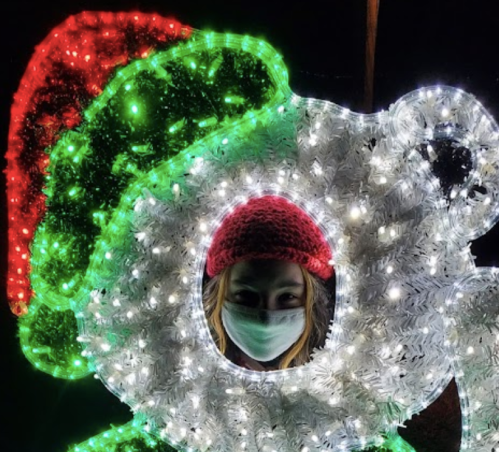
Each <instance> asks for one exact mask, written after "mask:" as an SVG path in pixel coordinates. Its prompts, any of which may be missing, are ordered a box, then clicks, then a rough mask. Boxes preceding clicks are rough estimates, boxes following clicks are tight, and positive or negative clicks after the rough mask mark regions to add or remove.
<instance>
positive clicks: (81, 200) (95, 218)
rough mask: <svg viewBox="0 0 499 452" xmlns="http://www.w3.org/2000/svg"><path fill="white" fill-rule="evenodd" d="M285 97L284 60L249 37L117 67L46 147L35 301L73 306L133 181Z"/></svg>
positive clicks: (217, 39) (196, 36)
mask: <svg viewBox="0 0 499 452" xmlns="http://www.w3.org/2000/svg"><path fill="white" fill-rule="evenodd" d="M290 94H291V92H290V90H289V87H288V83H287V70H286V68H285V66H284V65H283V63H282V59H281V57H280V55H279V54H277V52H276V51H275V50H274V49H272V47H270V46H269V45H268V44H266V43H264V42H262V41H260V40H256V39H253V38H250V37H247V36H236V35H227V34H217V33H204V32H200V31H197V32H193V33H192V35H191V37H190V38H189V39H187V40H185V42H183V43H181V44H179V45H175V46H173V47H170V48H168V49H166V50H163V51H156V52H151V53H150V55H149V56H148V57H147V58H146V59H142V60H136V61H133V62H131V63H130V64H128V65H127V66H126V67H124V68H121V69H119V70H118V71H117V72H116V73H115V74H114V76H113V78H112V79H111V80H110V81H109V82H108V83H107V84H106V86H105V87H104V88H103V90H102V93H101V94H100V95H99V96H98V97H97V98H96V99H95V100H94V101H93V102H92V103H91V104H90V105H89V106H88V107H87V108H86V109H85V110H84V111H83V114H82V122H81V124H80V125H79V127H78V129H77V130H72V131H68V132H67V133H65V134H63V135H62V136H61V137H60V138H59V140H58V141H57V143H56V144H55V145H54V146H52V147H51V148H49V149H48V153H49V160H50V163H49V165H48V168H47V173H48V177H47V178H46V186H45V189H44V193H45V194H46V196H47V199H46V207H47V211H46V214H45V217H44V220H43V223H41V224H40V225H39V226H38V229H37V232H36V235H35V238H34V241H33V244H32V247H31V249H32V253H33V256H32V266H31V268H32V272H31V275H30V276H31V283H32V287H33V289H34V291H35V292H36V294H37V297H39V298H40V299H41V302H42V303H45V304H47V305H48V306H51V307H57V306H58V307H60V308H62V309H64V308H67V307H69V300H70V299H72V298H74V297H75V296H76V294H77V293H78V291H79V290H80V285H81V281H82V280H83V277H84V275H85V272H86V270H87V265H88V262H89V257H90V255H91V254H92V252H93V249H94V245H95V241H96V239H97V237H98V235H99V234H100V231H101V229H102V227H103V226H105V225H106V224H107V222H108V220H109V218H110V216H111V214H112V212H113V210H114V208H115V207H116V206H117V205H118V202H119V200H120V198H121V195H122V193H123V192H124V190H125V189H126V188H127V187H128V186H129V184H130V183H132V182H133V181H134V180H135V179H136V178H137V177H139V176H140V175H142V174H146V173H148V172H149V171H150V170H152V169H153V168H155V167H157V166H158V165H159V163H161V162H164V161H167V160H169V159H170V158H171V157H173V156H175V155H176V154H177V153H178V152H180V151H181V150H183V149H185V148H187V147H189V146H190V145H192V144H193V143H194V142H197V141H198V140H200V139H202V138H204V137H205V136H207V135H208V134H211V133H213V132H215V131H217V130H220V129H221V128H225V127H231V126H232V125H233V124H234V123H235V122H237V121H239V120H241V119H242V118H247V119H248V121H250V120H251V119H250V118H257V117H258V113H259V112H261V111H266V110H267V109H270V108H274V107H275V106H276V105H278V104H280V103H281V102H283V101H284V100H285V99H287V98H288V97H289V96H290ZM255 122H256V119H255Z"/></svg>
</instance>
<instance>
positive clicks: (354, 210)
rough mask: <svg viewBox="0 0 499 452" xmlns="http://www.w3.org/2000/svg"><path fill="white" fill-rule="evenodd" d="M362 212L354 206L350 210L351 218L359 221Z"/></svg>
mask: <svg viewBox="0 0 499 452" xmlns="http://www.w3.org/2000/svg"><path fill="white" fill-rule="evenodd" d="M360 215H361V211H360V209H359V208H358V207H357V206H354V207H352V208H351V209H350V218H352V219H353V220H357V219H359V218H360Z"/></svg>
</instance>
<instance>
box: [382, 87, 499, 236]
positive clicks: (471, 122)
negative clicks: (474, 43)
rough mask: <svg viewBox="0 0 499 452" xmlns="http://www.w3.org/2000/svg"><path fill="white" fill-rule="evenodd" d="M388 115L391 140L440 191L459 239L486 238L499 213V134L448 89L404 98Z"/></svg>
mask: <svg viewBox="0 0 499 452" xmlns="http://www.w3.org/2000/svg"><path fill="white" fill-rule="evenodd" d="M390 114H391V126H392V131H391V132H392V134H393V137H394V138H395V140H397V141H398V142H399V144H400V145H401V146H402V148H403V149H404V151H405V152H406V153H407V157H408V160H411V159H414V160H415V161H420V162H421V171H423V172H428V174H429V175H430V180H431V185H432V186H433V187H434V188H435V189H436V190H440V191H441V193H442V196H443V201H442V203H443V204H444V205H445V203H446V204H447V205H448V209H449V218H450V221H451V224H452V226H453V228H454V230H455V231H456V233H457V234H458V236H460V237H462V238H463V239H465V240H472V239H474V238H477V237H479V236H481V235H483V234H484V233H485V232H487V231H488V230H489V229H490V228H491V227H492V226H493V225H494V223H495V222H496V221H497V220H496V218H497V216H498V208H499V133H498V131H499V130H498V126H497V124H496V122H495V121H494V119H493V118H492V117H491V115H490V114H489V113H488V112H487V111H486V110H485V108H484V107H483V106H482V105H481V104H480V103H479V102H478V101H477V100H476V99H475V97H473V96H472V95H470V94H467V93H465V92H463V91H461V90H459V89H455V88H450V87H430V88H422V89H419V90H417V91H414V92H412V93H409V94H407V95H406V96H404V97H402V98H401V99H400V100H399V101H398V102H397V103H396V104H395V105H394V106H393V107H392V108H391V111H390Z"/></svg>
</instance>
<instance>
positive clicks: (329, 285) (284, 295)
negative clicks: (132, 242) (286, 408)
mask: <svg viewBox="0 0 499 452" xmlns="http://www.w3.org/2000/svg"><path fill="white" fill-rule="evenodd" d="M331 262H332V253H331V250H330V247H329V244H328V243H327V241H326V239H325V238H324V236H323V234H322V232H321V231H320V229H319V228H318V227H317V225H316V224H315V223H314V222H313V220H312V219H311V218H310V217H309V216H308V215H307V214H306V213H305V212H304V211H303V210H301V209H300V208H299V207H298V206H296V205H295V204H293V203H292V202H290V201H289V200H287V199H285V198H280V197H277V196H264V197H260V198H253V199H251V200H250V201H249V202H248V203H247V204H242V205H239V206H238V207H237V208H236V209H234V210H233V211H232V213H230V214H229V215H227V217H226V218H225V219H224V221H223V222H222V224H221V225H220V227H219V228H218V229H217V230H216V231H215V234H214V237H213V241H212V245H211V246H210V249H209V251H208V255H207V263H206V269H205V273H204V277H203V287H202V300H203V308H204V312H205V315H206V319H207V323H208V326H209V329H210V333H211V337H212V339H213V341H214V342H215V344H216V346H217V348H218V350H219V351H220V352H221V353H222V354H223V355H224V356H225V357H226V358H227V359H228V360H229V361H231V362H232V363H234V364H236V365H238V366H240V367H242V368H246V369H249V370H254V371H272V370H281V369H289V368H293V367H297V366H300V365H303V364H305V363H307V362H308V361H310V359H311V355H312V352H313V350H314V349H317V348H322V347H323V346H324V344H325V342H326V336H327V332H328V329H329V325H330V323H331V320H332V319H333V317H334V307H335V295H334V294H335V285H336V283H335V276H334V272H333V268H332V266H331Z"/></svg>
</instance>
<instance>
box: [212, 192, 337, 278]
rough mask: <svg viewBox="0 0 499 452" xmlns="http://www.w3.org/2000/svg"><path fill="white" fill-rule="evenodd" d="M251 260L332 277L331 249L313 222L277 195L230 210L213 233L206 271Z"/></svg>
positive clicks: (218, 271)
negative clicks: (279, 262)
mask: <svg viewBox="0 0 499 452" xmlns="http://www.w3.org/2000/svg"><path fill="white" fill-rule="evenodd" d="M252 259H276V260H283V261H288V262H294V263H296V264H299V265H301V266H303V267H304V268H306V269H307V270H308V271H309V272H310V273H313V274H315V275H317V276H318V277H319V278H321V279H323V280H326V279H328V278H330V277H331V276H332V275H333V272H334V270H333V267H332V265H331V264H330V261H331V259H332V253H331V249H330V248H329V244H328V243H327V241H326V239H325V238H324V236H323V235H322V232H321V231H320V229H319V228H318V227H317V225H316V224H315V223H314V222H313V220H312V219H311V218H310V217H309V216H308V215H307V214H306V213H305V212H303V211H302V210H301V209H300V208H298V207H297V206H296V205H295V204H293V203H292V202H290V201H288V200H287V199H285V198H281V197H279V196H263V197H261V198H252V199H250V200H249V201H248V202H247V203H246V204H242V205H240V206H238V207H237V208H236V209H234V211H233V212H231V213H230V214H229V215H228V216H227V217H226V218H225V219H224V221H223V222H222V225H221V226H220V227H219V228H218V229H217V231H216V232H215V236H214V237H213V241H212V244H211V246H210V249H209V251H208V257H207V263H206V271H207V273H208V276H209V277H210V278H211V277H213V276H215V275H217V274H218V273H220V272H221V271H222V270H223V269H224V268H227V267H230V266H232V265H234V264H237V263H238V262H242V261H248V260H252Z"/></svg>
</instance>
